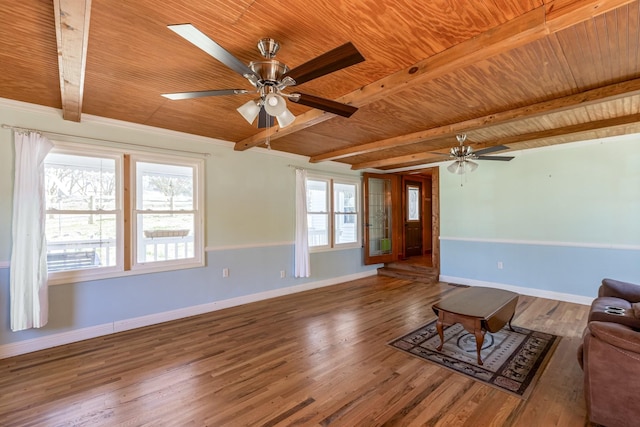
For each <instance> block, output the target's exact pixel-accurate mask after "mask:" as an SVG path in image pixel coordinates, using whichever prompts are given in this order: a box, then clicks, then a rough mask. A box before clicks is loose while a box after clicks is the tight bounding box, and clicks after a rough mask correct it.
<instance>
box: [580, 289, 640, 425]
mask: <svg viewBox="0 0 640 427" xmlns="http://www.w3.org/2000/svg"><path fill="white" fill-rule="evenodd" d="M578 361H579V362H580V366H581V367H582V369H583V370H584V395H585V399H586V402H587V411H588V414H589V420H590V421H591V422H592V423H596V424H601V425H604V426H608V427H626V426H629V427H630V426H640V285H635V284H632V283H627V282H621V281H618V280H613V279H604V280H603V281H602V285H601V286H600V289H599V290H598V298H596V299H595V300H594V301H593V303H592V304H591V310H590V312H589V320H588V324H587V328H586V329H585V331H584V335H583V342H582V345H581V346H580V348H579V349H578Z"/></svg>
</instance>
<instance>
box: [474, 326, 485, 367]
mask: <svg viewBox="0 0 640 427" xmlns="http://www.w3.org/2000/svg"><path fill="white" fill-rule="evenodd" d="M484 332H485V331H483V330H482V328H480V329H478V328H476V329H475V330H474V331H473V335H475V337H476V349H477V350H478V365H482V358H481V357H480V352H481V351H482V344H484Z"/></svg>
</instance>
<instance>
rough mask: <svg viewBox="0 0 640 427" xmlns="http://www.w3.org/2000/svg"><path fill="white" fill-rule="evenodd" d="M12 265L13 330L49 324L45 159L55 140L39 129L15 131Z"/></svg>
mask: <svg viewBox="0 0 640 427" xmlns="http://www.w3.org/2000/svg"><path fill="white" fill-rule="evenodd" d="M14 143H15V163H14V164H15V167H14V170H15V176H14V181H13V220H12V229H11V237H12V247H11V267H10V268H11V269H10V276H9V286H10V295H11V303H10V305H11V330H12V331H20V330H24V329H30V328H40V327H43V326H44V325H46V324H47V320H48V315H49V295H48V290H47V254H46V252H47V244H46V236H45V224H44V222H45V197H44V159H45V157H46V155H47V153H48V152H49V151H50V150H51V149H52V148H53V144H52V143H51V141H49V140H48V139H47V138H45V137H44V136H42V135H41V134H39V133H38V132H15V133H14Z"/></svg>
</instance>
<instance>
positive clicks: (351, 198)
mask: <svg viewBox="0 0 640 427" xmlns="http://www.w3.org/2000/svg"><path fill="white" fill-rule="evenodd" d="M333 209H334V212H342V213H354V212H356V186H355V184H338V183H336V184H334V185H333Z"/></svg>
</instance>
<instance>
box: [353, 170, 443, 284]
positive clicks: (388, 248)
mask: <svg viewBox="0 0 640 427" xmlns="http://www.w3.org/2000/svg"><path fill="white" fill-rule="evenodd" d="M439 181H440V179H439V169H438V168H428V169H423V170H421V171H420V172H419V173H416V172H412V173H411V174H372V173H365V174H364V192H363V193H364V245H363V246H364V262H365V264H367V265H368V264H374V263H390V262H394V261H401V260H406V259H410V258H412V259H413V260H423V261H426V262H425V264H427V265H429V266H430V267H432V268H434V269H436V270H437V271H439V269H440V246H439V240H438V236H439V235H440V203H439V197H438V194H439V185H440V182H439Z"/></svg>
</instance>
